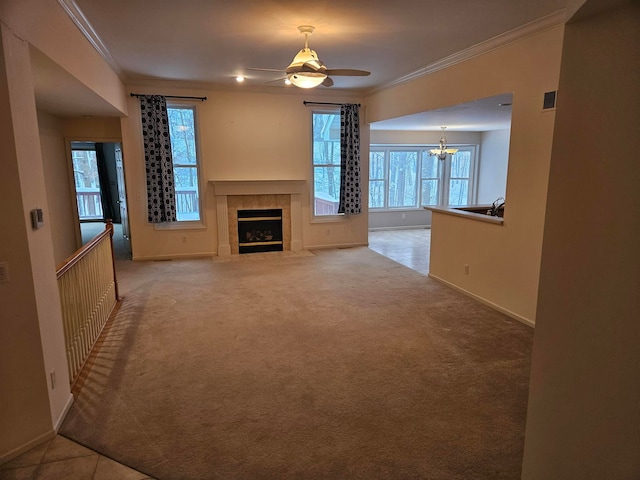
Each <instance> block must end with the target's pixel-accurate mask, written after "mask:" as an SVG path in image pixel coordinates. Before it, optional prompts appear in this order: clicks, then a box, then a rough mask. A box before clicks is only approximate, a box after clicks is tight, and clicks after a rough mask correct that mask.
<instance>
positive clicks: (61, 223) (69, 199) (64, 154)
mask: <svg viewBox="0 0 640 480" xmlns="http://www.w3.org/2000/svg"><path fill="white" fill-rule="evenodd" d="M38 127H39V130H40V149H41V151H42V164H43V167H44V172H45V181H46V188H47V201H48V202H49V215H50V218H51V236H52V239H53V252H54V258H55V262H56V265H60V264H61V263H62V262H63V261H64V260H65V259H66V258H67V257H69V256H70V255H71V254H72V253H73V252H75V251H76V249H77V248H78V247H79V245H78V235H79V228H78V221H77V214H76V212H75V195H74V194H73V190H72V185H71V178H70V162H71V159H69V157H68V151H67V148H66V145H65V141H64V137H63V134H62V121H61V120H60V119H59V118H57V117H55V116H53V115H50V114H48V113H45V112H38Z"/></svg>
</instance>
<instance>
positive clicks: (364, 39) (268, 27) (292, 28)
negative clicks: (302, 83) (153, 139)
mask: <svg viewBox="0 0 640 480" xmlns="http://www.w3.org/2000/svg"><path fill="white" fill-rule="evenodd" d="M59 1H60V2H61V3H62V4H64V5H65V6H66V8H68V9H69V11H71V12H72V13H73V14H74V16H75V17H76V19H77V20H80V21H81V22H83V23H84V28H85V29H87V30H88V31H89V32H90V33H91V34H93V36H94V43H97V44H98V45H102V48H101V50H102V51H101V53H102V54H103V56H105V58H106V59H107V60H108V61H109V62H110V63H111V64H112V66H113V67H114V69H115V70H116V71H117V72H118V73H119V74H120V76H121V78H122V79H123V81H124V82H125V83H136V82H141V81H149V80H154V81H155V80H162V81H180V82H194V83H197V84H200V85H202V84H205V85H207V86H209V87H211V88H234V89H242V88H244V89H251V88H262V89H264V88H273V89H283V88H296V87H292V86H290V87H286V86H283V85H281V84H280V82H275V83H268V82H271V81H273V80H275V79H278V78H280V77H281V76H282V75H281V74H279V73H278V72H257V71H254V70H250V68H272V69H284V68H286V67H287V65H288V64H289V63H290V62H291V60H292V58H293V56H294V55H295V54H296V53H297V52H298V50H299V49H300V48H302V46H303V44H304V37H303V36H302V35H301V34H300V33H299V32H298V30H297V27H298V26H299V25H303V24H310V25H313V26H315V27H316V30H315V32H314V33H313V34H312V35H311V37H310V39H309V46H310V47H311V48H312V49H314V50H316V52H317V53H318V56H319V57H320V59H321V60H322V61H323V62H324V63H325V64H326V65H327V67H328V68H355V69H361V70H368V71H370V72H371V75H370V76H368V77H333V80H334V82H335V85H334V86H333V87H331V89H332V90H349V91H357V92H358V93H367V92H371V91H374V90H375V89H377V88H381V87H384V86H385V85H388V84H390V83H393V82H394V81H398V80H399V79H402V78H403V77H406V76H410V75H411V74H414V73H415V72H418V71H420V70H421V69H424V68H425V67H428V66H430V65H433V64H436V63H437V62H439V61H442V60H443V59H445V58H447V57H450V56H451V55H454V54H456V53H458V52H460V51H463V50H465V49H469V48H471V47H474V46H477V45H478V44H482V43H483V42H487V41H490V40H492V39H495V38H496V37H499V36H500V35H503V34H505V33H507V32H512V31H518V29H521V28H523V27H525V26H530V25H532V24H536V22H539V21H541V19H545V18H554V19H557V18H563V17H562V12H563V10H564V9H565V7H567V5H568V4H569V3H570V2H571V1H572V0H396V1H394V2H391V1H389V0H349V1H345V2H337V1H335V0H333V1H330V0H316V1H309V0H305V1H302V0H233V1H227V0H225V1H223V0H181V1H179V2H178V1H176V0H133V1H132V0H108V1H105V0H59ZM573 1H575V0H573ZM525 28H526V27H525ZM499 38H500V37H499ZM96 40H97V41H96ZM37 60H38V61H37V64H36V66H35V68H34V69H35V70H36V74H37V75H38V74H39V69H38V68H37V67H38V65H39V64H40V63H46V62H43V60H44V59H37ZM47 74H48V75H49V76H51V72H50V71H49V72H48V73H47ZM239 74H242V75H244V76H245V77H246V78H247V80H246V81H245V82H244V83H243V84H238V83H237V82H236V81H235V76H236V75H239ZM45 83H46V82H45ZM318 88H320V89H323V90H326V87H318ZM43 91H44V86H43V84H42V82H40V89H39V92H40V93H42V92H43ZM50 96H51V95H44V93H42V95H40V98H41V99H42V100H43V101H44V100H45V99H46V98H49V97H50ZM59 103H63V104H64V102H59ZM480 106H482V105H481V104H478V105H476V107H480ZM58 108H62V107H58ZM71 110H73V111H76V110H77V109H69V111H68V112H66V113H64V112H63V111H61V114H62V113H64V114H66V115H68V114H71V113H72V112H71ZM466 110H467V111H468V110H470V109H469V108H466ZM76 113H77V112H76ZM441 113H443V112H441ZM449 113H451V112H449ZM425 121H426V120H424V119H421V122H422V123H424V122H425ZM398 122H399V120H396V121H395V123H389V124H388V126H387V127H386V128H390V129H391V128H399V127H398V125H399V124H398ZM429 122H431V121H430V120H429V121H428V122H427V123H429ZM436 123H437V124H438V125H439V124H441V123H443V122H440V121H438V122H436ZM414 128H415V127H414ZM437 128H439V126H438V127H437Z"/></svg>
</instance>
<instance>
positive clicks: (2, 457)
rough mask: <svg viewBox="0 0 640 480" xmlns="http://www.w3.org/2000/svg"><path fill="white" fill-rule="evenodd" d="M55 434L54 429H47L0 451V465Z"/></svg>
mask: <svg viewBox="0 0 640 480" xmlns="http://www.w3.org/2000/svg"><path fill="white" fill-rule="evenodd" d="M55 436H56V431H55V430H54V429H51V430H49V431H48V432H46V433H43V434H42V435H39V436H37V437H36V438H34V439H32V440H29V441H28V442H27V443H24V444H22V445H20V446H19V447H16V448H14V449H13V450H10V451H8V452H6V453H0V465H2V464H3V463H6V462H8V461H9V460H13V459H14V458H16V457H17V456H18V455H22V454H23V453H24V452H27V451H29V450H31V449H32V448H33V447H37V446H38V445H40V444H41V443H44V442H47V441H49V440H51V439H52V438H53V437H55Z"/></svg>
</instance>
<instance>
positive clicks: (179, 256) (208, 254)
mask: <svg viewBox="0 0 640 480" xmlns="http://www.w3.org/2000/svg"><path fill="white" fill-rule="evenodd" d="M217 256H218V254H217V253H216V252H203V253H176V254H171V255H149V256H146V257H136V256H134V257H133V259H132V260H133V261H134V262H138V261H149V260H184V259H187V258H202V257H209V258H211V257H217Z"/></svg>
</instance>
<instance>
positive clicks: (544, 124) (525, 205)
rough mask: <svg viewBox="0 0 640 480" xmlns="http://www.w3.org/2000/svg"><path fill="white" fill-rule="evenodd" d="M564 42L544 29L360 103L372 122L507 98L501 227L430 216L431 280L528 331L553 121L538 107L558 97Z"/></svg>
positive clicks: (532, 313)
mask: <svg viewBox="0 0 640 480" xmlns="http://www.w3.org/2000/svg"><path fill="white" fill-rule="evenodd" d="M562 34H563V27H562V26H558V27H555V28H551V29H548V30H546V31H544V32H542V33H538V34H536V35H533V36H530V37H528V38H525V39H522V40H519V41H516V42H513V43H511V44H509V45H506V46H503V47H501V48H498V49H496V50H493V51H491V52H489V53H486V54H484V55H480V56H478V57H475V58H472V59H470V60H467V61H465V62H463V63H460V64H457V65H454V66H451V67H449V68H447V69H444V70H440V71H438V72H435V73H433V74H431V75H427V76H425V77H421V78H418V79H416V80H413V81H411V82H408V83H406V84H401V85H398V86H395V87H392V88H389V89H386V90H383V91H381V92H378V93H376V94H374V95H372V96H371V97H370V98H367V100H366V102H367V111H368V117H367V119H368V121H372V122H373V121H378V120H384V119H388V118H393V117H397V116H401V115H408V114H412V113H418V112H421V111H427V110H432V109H437V108H441V107H447V106H451V105H456V104H460V103H465V102H469V101H472V100H475V99H478V98H486V97H491V96H494V95H498V94H501V93H505V92H513V108H512V118H511V121H512V124H511V144H510V147H509V172H508V177H507V192H506V193H507V195H506V197H507V199H508V209H507V211H506V212H505V219H504V226H495V225H487V224H483V223H480V222H475V221H469V220H466V219H462V218H457V217H446V218H442V217H443V215H441V214H434V215H433V219H432V239H431V263H430V272H431V275H432V276H434V277H436V278H439V279H441V280H443V281H445V282H447V283H448V284H450V285H452V286H454V287H456V288H458V289H461V290H463V291H466V292H468V293H470V294H471V295H474V296H475V297H477V298H478V299H480V300H482V301H484V302H486V303H489V304H491V305H493V306H495V307H497V308H499V309H501V310H502V311H504V312H506V313H508V314H510V315H512V316H513V317H515V318H518V319H520V320H521V321H524V322H526V323H533V322H534V321H535V317H536V298H537V286H538V276H539V268H540V252H541V248H542V228H543V222H544V213H545V205H546V193H547V191H546V189H547V176H548V169H549V159H550V153H551V141H552V134H553V124H554V115H555V113H554V112H553V111H550V112H542V99H543V94H544V92H546V91H551V90H556V89H557V85H558V75H559V68H560V54H561V48H562ZM469 239H474V241H473V242H469ZM465 264H466V265H469V266H470V273H469V274H468V275H465V274H464V268H463V265H465Z"/></svg>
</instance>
